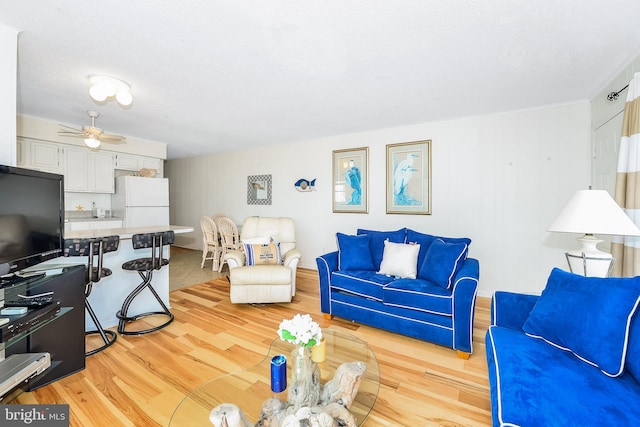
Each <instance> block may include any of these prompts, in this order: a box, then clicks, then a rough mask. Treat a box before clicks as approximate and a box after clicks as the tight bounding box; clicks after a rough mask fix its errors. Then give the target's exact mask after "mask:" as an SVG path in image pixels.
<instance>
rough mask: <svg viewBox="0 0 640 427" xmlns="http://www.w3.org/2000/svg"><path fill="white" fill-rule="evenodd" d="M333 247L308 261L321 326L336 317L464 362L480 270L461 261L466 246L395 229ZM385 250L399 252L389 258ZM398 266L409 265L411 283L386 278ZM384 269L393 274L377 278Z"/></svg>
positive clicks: (399, 275) (403, 277)
mask: <svg viewBox="0 0 640 427" xmlns="http://www.w3.org/2000/svg"><path fill="white" fill-rule="evenodd" d="M337 240H338V250H337V251H334V252H331V253H328V254H325V255H322V256H320V257H318V258H316V262H317V266H318V276H319V282H320V309H321V311H322V312H323V313H324V314H325V317H326V318H331V317H333V316H339V317H342V318H345V319H349V320H353V321H356V322H360V323H363V324H366V325H370V326H374V327H377V328H381V329H386V330H389V331H392V332H396V333H399V334H403V335H407V336H410V337H414V338H418V339H421V340H425V341H430V342H433V343H436V344H440V345H443V346H447V347H451V348H453V349H455V350H457V351H458V355H459V356H460V357H462V358H465V359H466V358H468V357H469V355H470V354H471V353H472V352H473V343H472V341H473V319H474V308H475V301H476V293H477V287H478V278H479V268H480V267H479V263H478V261H477V260H476V259H473V258H468V257H467V253H468V247H469V244H470V243H471V240H470V239H467V238H447V237H439V236H432V235H429V234H424V233H419V232H416V231H413V230H411V229H407V228H402V229H399V230H395V231H376V230H364V229H358V230H357V234H356V235H355V236H347V235H343V234H341V233H338V234H337ZM385 241H386V242H387V243H385ZM416 245H419V250H418V246H416ZM392 248H393V249H394V252H395V250H398V251H399V252H396V253H395V254H394V255H395V258H392V257H391V254H393V252H392V251H391V249H392ZM405 251H412V252H411V255H406V256H405V253H408V252H405ZM412 257H413V258H412ZM385 258H386V259H385ZM401 264H413V267H414V270H415V272H413V274H414V275H415V276H414V277H412V274H410V273H409V274H406V273H405V272H404V271H400V272H396V271H394V270H397V269H398V268H399V266H400V265H401ZM390 266H391V267H390ZM388 268H391V271H392V273H394V274H380V273H378V272H380V271H381V272H383V273H384V272H387V271H388V270H387V269H388Z"/></svg>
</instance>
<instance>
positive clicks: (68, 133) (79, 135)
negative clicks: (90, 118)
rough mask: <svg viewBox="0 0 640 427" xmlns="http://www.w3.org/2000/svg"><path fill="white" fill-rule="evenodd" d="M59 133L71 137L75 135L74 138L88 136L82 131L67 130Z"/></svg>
mask: <svg viewBox="0 0 640 427" xmlns="http://www.w3.org/2000/svg"><path fill="white" fill-rule="evenodd" d="M58 135H60V136H71V137H74V138H86V137H87V136H88V135H85V134H84V133H82V132H80V133H76V132H67V131H59V132H58Z"/></svg>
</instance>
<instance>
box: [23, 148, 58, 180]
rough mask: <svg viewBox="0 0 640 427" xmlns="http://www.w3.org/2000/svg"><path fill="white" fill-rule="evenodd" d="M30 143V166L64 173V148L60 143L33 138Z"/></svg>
mask: <svg viewBox="0 0 640 427" xmlns="http://www.w3.org/2000/svg"><path fill="white" fill-rule="evenodd" d="M23 142H24V141H23ZM29 145H30V150H29V167H31V168H32V169H38V170H42V171H46V172H54V173H59V174H62V173H63V167H62V153H61V152H62V150H61V148H60V145H59V144H56V143H53V142H45V141H34V140H32V141H29Z"/></svg>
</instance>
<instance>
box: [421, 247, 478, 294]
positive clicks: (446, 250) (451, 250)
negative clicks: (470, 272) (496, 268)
mask: <svg viewBox="0 0 640 427" xmlns="http://www.w3.org/2000/svg"><path fill="white" fill-rule="evenodd" d="M468 251H469V248H468V246H467V244H466V243H447V242H445V241H444V240H442V239H440V238H435V239H434V240H433V242H431V244H430V245H429V249H427V253H426V254H425V257H424V261H423V262H422V264H421V266H420V270H419V271H418V277H419V278H421V279H424V280H429V281H431V282H434V283H435V284H437V285H438V286H441V287H443V288H445V289H451V285H453V279H454V278H455V277H456V274H458V271H459V270H460V267H462V264H463V263H464V260H465V259H467V253H468Z"/></svg>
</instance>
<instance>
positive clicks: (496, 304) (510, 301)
mask: <svg viewBox="0 0 640 427" xmlns="http://www.w3.org/2000/svg"><path fill="white" fill-rule="evenodd" d="M538 298H539V296H537V295H527V294H519V293H515V292H505V291H496V292H495V293H494V294H493V297H492V298H491V324H492V325H496V326H504V327H506V328H510V329H517V330H520V329H522V325H524V322H526V320H527V318H528V317H529V313H530V312H531V309H533V306H534V305H535V304H536V301H538Z"/></svg>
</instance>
